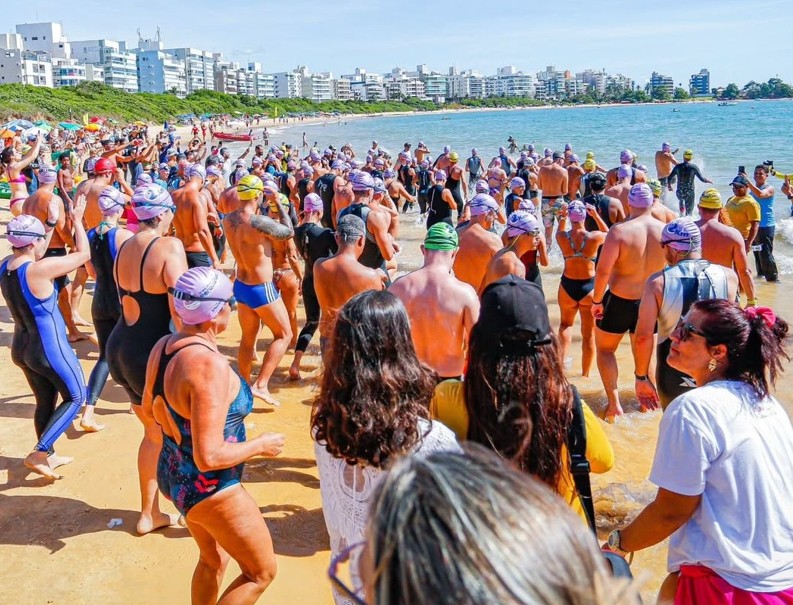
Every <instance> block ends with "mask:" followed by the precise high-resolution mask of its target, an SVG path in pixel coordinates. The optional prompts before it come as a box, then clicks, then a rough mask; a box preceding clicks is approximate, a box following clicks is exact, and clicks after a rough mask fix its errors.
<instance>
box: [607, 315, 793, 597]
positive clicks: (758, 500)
mask: <svg viewBox="0 0 793 605" xmlns="http://www.w3.org/2000/svg"><path fill="white" fill-rule="evenodd" d="M787 336H788V324H787V322H786V321H785V320H783V319H781V318H779V317H777V316H776V315H775V313H774V312H773V311H772V310H771V309H769V308H767V307H748V308H746V309H745V310H744V309H741V307H740V306H739V305H737V304H736V303H733V302H730V301H728V300H722V299H713V300H703V301H699V302H696V303H694V305H693V306H692V307H691V309H690V311H689V312H688V314H687V315H685V316H684V317H682V318H681V319H680V321H679V323H678V325H677V327H676V328H675V330H674V331H673V332H672V335H671V337H670V338H671V340H672V345H671V350H670V353H669V356H668V358H667V362H668V363H669V365H670V366H671V367H673V368H675V369H677V370H680V371H681V372H685V373H686V374H688V375H689V376H691V377H692V378H693V379H694V381H695V383H696V385H697V388H696V389H693V390H691V391H687V392H685V393H684V394H682V395H680V396H679V397H677V398H676V399H674V400H673V401H672V402H671V403H670V404H669V406H668V407H667V408H666V411H665V412H664V416H663V419H662V420H661V426H660V429H659V434H658V444H657V446H656V450H655V460H654V461H653V468H652V471H651V472H650V481H652V482H653V483H655V484H656V485H657V486H658V493H657V495H656V497H655V500H654V501H653V502H652V503H650V504H649V505H648V506H647V507H646V508H645V509H644V510H643V511H642V512H641V513H640V514H639V516H638V517H636V519H635V520H634V521H633V522H632V523H631V524H630V525H628V526H627V527H625V528H623V529H622V530H615V531H613V532H611V535H609V541H608V546H609V548H612V549H613V550H617V551H618V552H627V551H636V550H642V549H644V548H648V547H650V546H653V545H654V544H657V543H659V542H661V541H662V540H664V539H666V538H668V537H670V536H671V538H670V541H669V555H668V563H667V567H668V569H669V571H670V572H671V573H670V575H669V577H668V578H667V580H666V582H664V585H663V587H662V589H661V595H660V597H659V602H661V603H672V602H674V603H675V604H677V605H693V604H702V603H728V602H729V603H736V604H737V603H752V604H753V605H763V604H772V603H773V604H775V605H776V604H783V603H784V604H787V603H793V515H791V513H790V511H791V506H792V505H791V503H793V463H792V462H791V461H793V427H791V423H790V418H789V417H788V415H787V413H786V412H785V410H784V409H783V408H782V406H780V405H779V402H778V401H777V400H776V399H775V398H774V397H773V396H772V395H771V393H770V389H771V387H772V386H773V385H774V383H775V381H776V378H777V376H778V375H779V373H780V372H781V371H782V369H783V362H785V361H789V360H790V357H789V355H788V350H787V346H786V340H787Z"/></svg>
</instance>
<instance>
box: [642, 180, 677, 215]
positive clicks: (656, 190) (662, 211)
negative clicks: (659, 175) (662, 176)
mask: <svg viewBox="0 0 793 605" xmlns="http://www.w3.org/2000/svg"><path fill="white" fill-rule="evenodd" d="M647 186H648V187H649V188H650V191H652V192H653V209H652V213H653V216H654V217H655V218H657V219H658V220H659V221H661V222H662V223H664V224H667V223H671V222H672V221H673V220H675V219H676V218H677V214H676V213H675V211H674V210H672V209H671V208H667V207H666V206H664V203H663V202H662V201H661V196H662V194H663V192H664V187H663V185H662V184H661V181H659V180H658V179H650V180H649V181H647Z"/></svg>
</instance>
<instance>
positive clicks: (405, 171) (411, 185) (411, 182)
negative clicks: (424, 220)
mask: <svg viewBox="0 0 793 605" xmlns="http://www.w3.org/2000/svg"><path fill="white" fill-rule="evenodd" d="M410 170H411V168H410V166H402V168H400V169H399V180H400V182H401V183H402V186H403V187H404V188H405V191H407V192H408V193H409V194H410V195H412V196H415V195H416V174H415V172H414V173H413V174H410ZM412 207H413V203H412V202H410V201H409V200H405V203H404V204H403V205H402V212H407V210H408V208H412Z"/></svg>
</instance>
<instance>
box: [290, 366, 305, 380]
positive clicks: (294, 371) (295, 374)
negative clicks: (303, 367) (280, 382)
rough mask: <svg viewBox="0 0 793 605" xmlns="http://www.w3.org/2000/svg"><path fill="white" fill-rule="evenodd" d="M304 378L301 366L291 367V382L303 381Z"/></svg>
mask: <svg viewBox="0 0 793 605" xmlns="http://www.w3.org/2000/svg"><path fill="white" fill-rule="evenodd" d="M302 379H303V377H302V376H301V375H300V366H296V365H294V364H293V365H291V366H289V380H302Z"/></svg>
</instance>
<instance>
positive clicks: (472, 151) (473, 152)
mask: <svg viewBox="0 0 793 605" xmlns="http://www.w3.org/2000/svg"><path fill="white" fill-rule="evenodd" d="M477 153H479V152H478V151H477V150H476V147H474V148H473V149H472V150H471V155H476V154H477Z"/></svg>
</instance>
